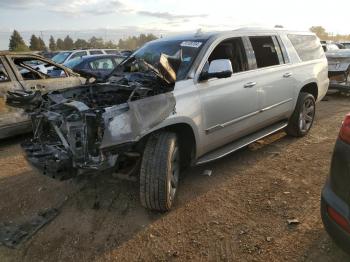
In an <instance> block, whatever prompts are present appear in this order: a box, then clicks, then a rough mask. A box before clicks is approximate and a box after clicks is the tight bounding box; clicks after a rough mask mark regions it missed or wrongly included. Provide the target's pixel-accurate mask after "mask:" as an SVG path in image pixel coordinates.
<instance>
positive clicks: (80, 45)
mask: <svg viewBox="0 0 350 262" xmlns="http://www.w3.org/2000/svg"><path fill="white" fill-rule="evenodd" d="M74 47H75V48H76V49H83V48H88V47H89V43H88V42H87V41H86V40H84V39H80V38H79V39H77V40H76V41H75V42H74Z"/></svg>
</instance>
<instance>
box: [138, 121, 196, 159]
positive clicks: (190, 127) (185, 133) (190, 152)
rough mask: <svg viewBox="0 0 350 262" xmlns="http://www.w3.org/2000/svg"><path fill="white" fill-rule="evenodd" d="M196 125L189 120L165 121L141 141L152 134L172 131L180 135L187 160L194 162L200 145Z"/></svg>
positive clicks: (181, 145)
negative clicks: (193, 159) (193, 158)
mask: <svg viewBox="0 0 350 262" xmlns="http://www.w3.org/2000/svg"><path fill="white" fill-rule="evenodd" d="M196 130H198V129H197V128H196V125H195V123H193V121H191V120H189V119H182V118H180V119H176V120H175V119H169V121H167V120H165V121H164V122H163V123H162V124H161V125H158V126H156V127H154V128H152V130H149V132H147V134H145V135H144V136H143V137H142V138H141V140H145V139H147V137H149V136H150V135H151V134H154V133H155V132H161V131H171V132H174V133H176V134H177V135H178V138H179V142H180V147H181V149H182V150H181V151H182V153H183V154H184V157H185V159H186V160H192V157H196V154H197V151H198V145H199V141H198V140H199V135H198V133H197V132H196Z"/></svg>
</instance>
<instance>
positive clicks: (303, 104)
mask: <svg viewBox="0 0 350 262" xmlns="http://www.w3.org/2000/svg"><path fill="white" fill-rule="evenodd" d="M315 112H316V104H315V98H314V96H313V95H311V94H309V93H304V92H301V93H300V94H299V97H298V101H297V104H296V106H295V109H294V112H293V114H292V116H291V118H290V119H289V123H288V126H287V127H286V133H287V134H288V135H290V136H294V137H302V136H305V135H306V134H307V133H308V132H309V131H310V129H311V127H312V124H313V122H314V118H315Z"/></svg>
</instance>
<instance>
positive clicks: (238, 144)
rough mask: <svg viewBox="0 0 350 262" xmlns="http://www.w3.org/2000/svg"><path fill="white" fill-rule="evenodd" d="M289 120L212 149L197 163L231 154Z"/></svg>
mask: <svg viewBox="0 0 350 262" xmlns="http://www.w3.org/2000/svg"><path fill="white" fill-rule="evenodd" d="M287 124H288V122H279V123H277V124H274V125H272V126H269V127H266V128H264V129H262V130H260V131H258V132H256V133H253V134H251V135H248V136H245V137H243V138H241V139H239V140H236V141H233V142H232V143H230V144H227V145H225V146H223V147H220V148H219V149H216V150H214V151H211V152H209V153H207V154H205V155H204V156H202V157H201V158H199V159H198V160H197V162H196V165H201V164H205V163H208V162H210V161H214V160H216V159H219V158H222V157H224V156H226V155H228V154H231V153H233V152H235V151H237V150H238V149H241V148H242V147H245V146H247V145H249V144H251V143H253V142H255V141H257V140H259V139H261V138H263V137H265V136H268V135H271V134H273V133H275V132H277V131H279V130H281V129H283V128H285V127H286V126H287Z"/></svg>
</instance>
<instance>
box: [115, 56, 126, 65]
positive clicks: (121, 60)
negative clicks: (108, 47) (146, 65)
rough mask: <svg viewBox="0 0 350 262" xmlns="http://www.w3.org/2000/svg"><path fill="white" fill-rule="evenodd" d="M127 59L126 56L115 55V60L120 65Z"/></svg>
mask: <svg viewBox="0 0 350 262" xmlns="http://www.w3.org/2000/svg"><path fill="white" fill-rule="evenodd" d="M124 59H125V57H122V56H121V57H115V58H114V62H115V63H116V65H119V64H120V63H121V62H123V61H124Z"/></svg>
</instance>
